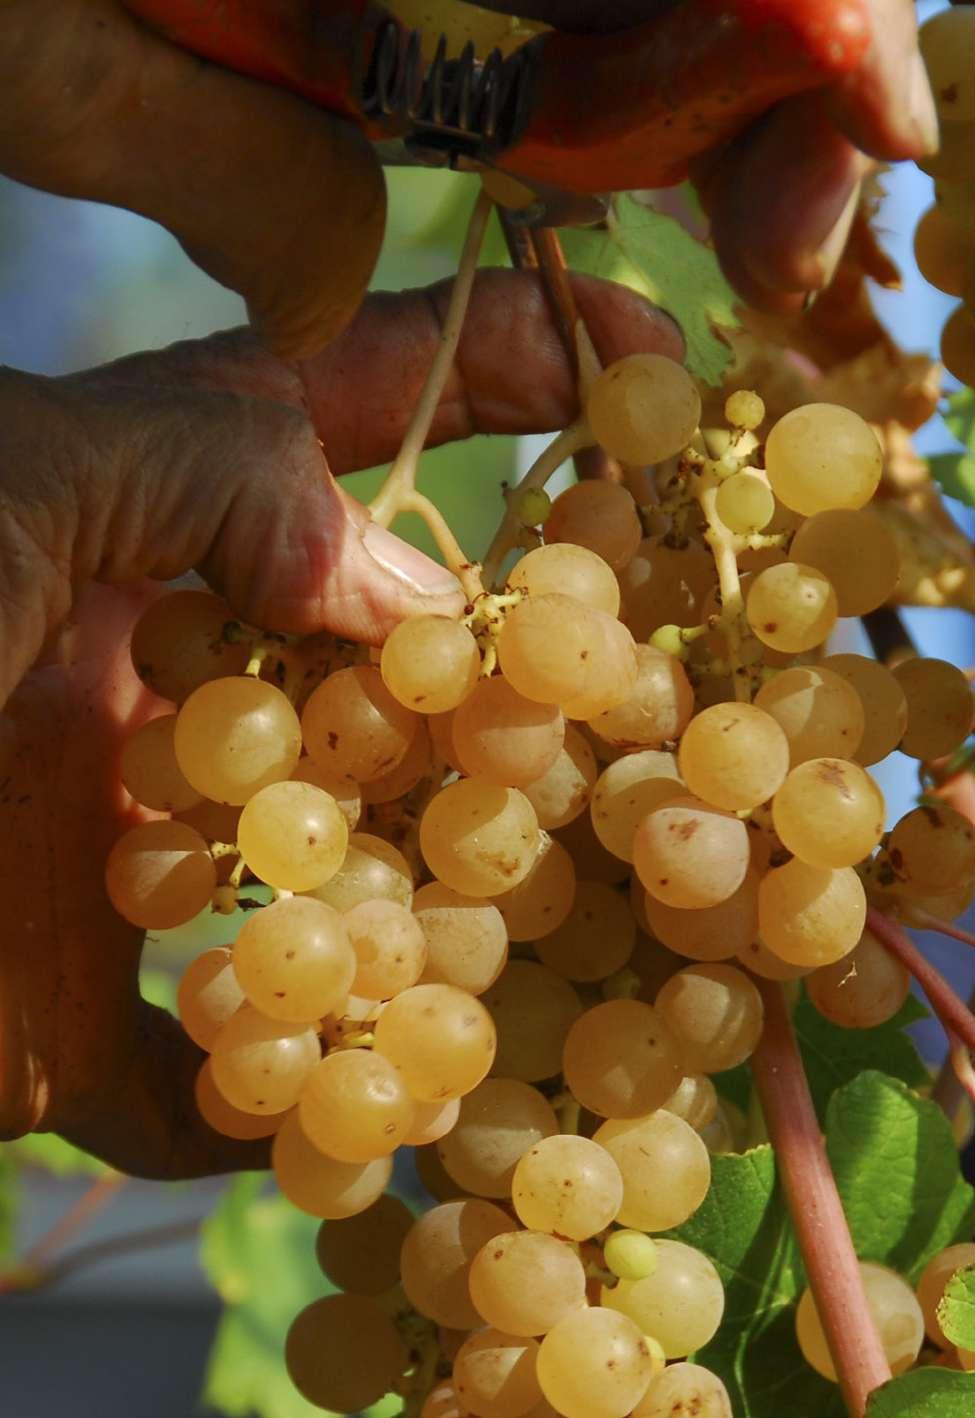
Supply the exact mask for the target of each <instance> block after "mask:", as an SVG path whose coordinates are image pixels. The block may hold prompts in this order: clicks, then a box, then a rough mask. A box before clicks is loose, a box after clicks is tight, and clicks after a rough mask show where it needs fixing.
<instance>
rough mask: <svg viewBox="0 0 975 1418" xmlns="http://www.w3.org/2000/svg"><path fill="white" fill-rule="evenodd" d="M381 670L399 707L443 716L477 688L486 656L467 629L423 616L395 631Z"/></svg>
mask: <svg viewBox="0 0 975 1418" xmlns="http://www.w3.org/2000/svg"><path fill="white" fill-rule="evenodd" d="M379 668H380V672H381V674H382V677H383V682H384V683H385V685H386V688H387V689H388V690H389V692H390V694H392V695H393V696H394V698H396V699H397V700H398V701H399V702H400V704H403V705H405V706H406V708H407V709H413V710H415V711H416V712H417V713H419V714H443V713H445V712H446V711H447V710H448V709H456V708H457V705H458V704H462V703H463V702H464V700H465V699H466V698H467V696H468V695H469V694H470V692H471V690H472V689H473V688H474V686H475V685H476V684H477V677H478V675H479V674H480V672H481V656H480V652H479V650H478V648H477V641H476V640H475V639H474V637H473V635H472V634H471V632H470V631H469V630H468V628H467V626H466V625H461V624H460V622H459V621H456V620H448V619H447V618H446V617H444V616H437V615H418V616H412V617H411V618H410V619H409V620H404V621H401V622H400V624H399V625H397V626H394V627H393V629H392V630H391V631H390V633H389V635H388V636H387V637H386V643H385V644H384V645H383V652H382V657H381V659H380V661H379Z"/></svg>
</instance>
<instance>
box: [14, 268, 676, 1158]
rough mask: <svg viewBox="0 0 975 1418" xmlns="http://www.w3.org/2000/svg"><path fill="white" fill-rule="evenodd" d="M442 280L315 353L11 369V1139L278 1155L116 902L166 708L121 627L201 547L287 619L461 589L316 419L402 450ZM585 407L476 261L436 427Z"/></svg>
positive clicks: (439, 599)
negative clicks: (216, 1107) (130, 773)
mask: <svg viewBox="0 0 975 1418" xmlns="http://www.w3.org/2000/svg"><path fill="white" fill-rule="evenodd" d="M575 293H576V298H577V300H578V302H579V306H580V309H581V310H582V312H583V313H584V315H585V317H586V319H587V321H588V322H589V327H590V329H591V330H592V332H593V335H594V338H595V340H596V343H597V345H598V346H599V348H600V351H601V353H602V355H603V356H604V357H606V358H613V357H615V356H617V355H620V354H624V353H628V352H630V351H633V350H657V351H660V352H662V353H665V354H669V355H671V356H673V357H674V358H680V357H681V352H682V344H681V339H680V335H679V332H678V330H677V328H676V326H675V325H674V324H673V323H672V322H671V321H670V319H669V318H668V317H667V316H665V315H662V314H661V313H660V312H658V311H655V310H653V309H652V308H651V307H649V306H647V305H646V304H645V303H644V302H643V301H641V300H639V299H638V298H637V297H635V296H633V295H632V294H631V293H630V292H627V291H625V290H622V289H621V288H619V287H614V286H607V285H606V284H604V283H602V282H598V281H592V280H586V279H579V280H577V281H576V283H575ZM446 295H447V291H446V287H444V286H440V287H435V288H433V289H432V290H429V291H418V292H413V293H407V294H404V295H397V296H387V295H377V296H372V297H370V298H369V299H368V300H367V302H366V304H365V306H364V307H363V309H362V311H361V312H360V314H359V316H358V318H357V319H356V320H355V322H354V323H353V324H352V325H351V327H350V328H349V329H348V330H347V331H346V333H345V334H344V335H343V336H342V337H341V338H340V339H339V340H338V341H337V342H336V343H335V344H334V345H332V346H331V347H330V348H329V349H328V350H327V351H326V352H325V353H324V354H322V355H321V356H319V357H318V358H317V359H316V360H314V361H311V362H309V363H307V364H305V365H304V366H303V367H302V368H301V370H300V371H299V368H298V367H297V366H294V365H288V364H285V363H283V362H281V361H280V360H278V359H276V358H275V357H273V356H272V355H270V354H268V352H267V351H266V349H264V348H263V347H262V346H261V344H260V343H259V341H258V340H257V339H256V338H255V337H254V336H253V335H252V334H250V333H247V332H237V333H231V334H228V335H218V336H214V337H213V338H211V339H208V340H202V341H199V342H196V343H192V344H185V345H178V346H176V347H174V348H173V349H171V350H168V351H165V352H163V353H160V354H151V355H149V354H147V355H140V356H135V357H133V358H130V359H125V360H122V361H120V362H118V363H117V364H114V365H111V366H109V367H107V368H104V369H99V370H94V371H92V372H89V373H86V374H80V375H76V376H72V377H69V378H66V379H60V380H43V379H38V378H34V377H30V376H27V375H22V374H16V373H11V372H6V373H0V704H2V703H3V700H4V698H6V696H7V694H8V693H10V691H11V690H13V689H14V687H15V686H16V685H17V684H18V682H20V681H22V682H20V684H19V688H17V689H16V690H15V692H14V693H13V695H12V697H11V698H10V699H9V701H8V702H7V705H6V710H5V713H4V714H3V715H2V716H0V899H2V900H3V902H4V906H5V908H6V910H5V919H4V927H3V947H2V950H0V1137H7V1138H9V1137H16V1136H18V1135H20V1134H21V1133H23V1132H24V1131H26V1130H28V1129H31V1128H44V1129H53V1130H56V1131H59V1132H61V1133H63V1134H64V1135H65V1136H67V1137H69V1138H71V1139H72V1140H74V1141H76V1142H78V1143H80V1144H81V1145H83V1146H85V1147H88V1148H89V1149H91V1150H92V1151H94V1152H96V1153H98V1154H99V1155H100V1156H103V1157H105V1158H106V1159H107V1160H108V1161H110V1162H112V1163H113V1164H115V1165H116V1166H119V1167H121V1168H123V1169H125V1170H127V1171H131V1172H137V1173H142V1174H144V1175H150V1176H166V1177H178V1176H192V1175H194V1174H199V1173H204V1172H208V1171H219V1170H226V1169H230V1168H234V1167H247V1166H255V1165H260V1164H261V1162H262V1161H263V1160H264V1159H265V1157H266V1149H265V1148H263V1147H262V1146H261V1145H249V1144H248V1145H245V1144H238V1143H230V1142H228V1141H227V1139H225V1138H219V1137H217V1135H216V1134H214V1133H213V1132H211V1131H210V1130H209V1129H208V1128H207V1127H205V1126H204V1125H203V1123H202V1122H201V1120H200V1118H199V1116H198V1115H197V1113H196V1110H195V1107H194V1105H193V1101H192V1085H193V1079H194V1075H195V1072H196V1070H197V1068H198V1067H199V1064H200V1059H201V1055H200V1052H199V1050H198V1049H197V1048H196V1047H195V1046H194V1045H192V1044H191V1043H190V1042H189V1040H188V1039H187V1038H186V1037H185V1036H184V1035H183V1033H182V1031H181V1030H180V1028H179V1027H178V1025H177V1024H176V1023H175V1021H173V1020H172V1019H171V1018H170V1017H169V1016H168V1015H167V1014H166V1013H165V1012H164V1011H162V1010H158V1009H154V1008H152V1007H150V1006H148V1005H146V1004H145V1003H144V1002H142V1001H141V1000H140V998H139V993H138V978H137V976H138V961H139V954H140V948H141V935H140V933H139V932H138V931H136V930H135V929H133V928H132V927H130V926H128V925H126V923H125V922H124V921H122V920H120V919H119V918H118V917H117V916H116V915H115V914H114V912H113V911H112V909H111V907H110V905H109V903H108V900H107V898H106V896H105V891H104V887H103V869H104V861H105V857H106V855H107V852H108V850H109V847H110V846H111V843H112V842H113V840H114V839H115V837H116V836H117V835H118V833H119V831H120V830H121V829H122V828H123V827H124V826H126V825H130V824H131V823H132V821H133V820H134V817H133V808H132V804H131V802H129V801H128V800H127V799H126V797H125V794H124V793H123V792H122V790H121V789H120V787H119V782H118V763H117V760H118V751H119V746H120V743H121V740H122V739H123V737H124V736H125V735H126V734H127V733H129V732H131V730H132V729H133V728H135V727H136V726H137V725H138V724H139V723H140V722H142V721H143V720H144V719H145V718H146V717H148V716H150V715H151V714H152V713H154V712H157V710H158V707H159V706H158V705H157V704H156V703H154V702H153V700H152V699H151V696H149V695H148V694H147V692H146V691H145V690H144V689H143V688H142V686H141V684H140V683H139V682H138V681H137V680H136V678H135V676H134V674H133V672H132V669H131V665H130V664H129V660H128V650H127V641H128V637H129V633H130V630H131V626H132V623H133V620H134V619H135V617H136V616H137V615H138V614H139V612H140V610H141V609H142V608H143V606H144V605H145V604H146V603H147V601H148V599H150V598H151V597H152V596H153V595H156V594H158V589H159V588H158V584H157V585H156V587H155V588H153V586H152V584H151V581H155V582H157V583H158V582H159V581H161V580H164V579H167V578H171V577H176V576H179V575H181V574H182V573H183V572H186V571H188V570H189V569H191V568H196V569H197V570H199V571H201V572H202V573H203V574H204V576H205V577H206V578H207V580H209V581H210V582H211V584H212V585H214V586H215V587H216V588H217V589H218V590H220V591H222V592H223V593H224V594H225V595H226V596H227V597H228V599H229V600H230V603H231V605H232V606H233V608H234V610H235V611H236V612H237V613H238V614H240V615H242V616H243V617H244V618H245V619H247V620H249V621H251V622H253V623H257V624H260V625H265V626H268V627H270V628H275V629H279V630H288V631H296V632H303V631H312V630H317V629H320V628H322V627H327V628H330V629H333V630H336V631H340V632H343V633H345V634H348V635H352V636H356V637H359V638H362V639H366V640H373V641H376V640H379V639H381V638H382V636H383V635H384V634H385V632H386V631H387V630H388V629H389V627H390V626H391V625H392V624H393V623H395V622H396V621H397V620H399V619H400V618H401V617H402V616H404V615H406V614H408V613H410V612H411V611H412V612H415V611H417V610H421V609H427V610H440V611H442V612H445V613H450V612H451V611H454V610H456V609H458V608H459V606H460V604H461V598H460V592H459V588H458V586H457V583H456V582H455V581H454V580H453V578H452V577H450V576H448V575H447V573H446V572H445V571H444V570H443V568H442V567H438V566H437V565H435V564H434V563H433V562H431V561H429V560H428V559H427V558H426V557H424V556H421V555H420V554H419V553H417V552H415V551H414V550H413V549H412V548H410V547H407V546H406V545H405V544H404V543H402V542H400V541H399V540H398V539H397V538H395V537H393V536H391V535H390V534H389V533H387V532H384V531H382V530H381V529H379V528H377V527H375V526H370V525H368V523H367V519H366V516H365V513H364V509H363V508H362V507H361V506H359V504H357V503H354V502H353V501H352V500H351V499H349V498H348V497H347V496H346V495H345V494H343V493H342V492H341V491H340V490H339V488H338V486H337V484H336V483H335V482H334V481H333V480H332V478H331V475H330V474H329V471H328V468H327V466H326V464H325V461H324V457H323V453H322V447H321V445H320V444H319V441H318V439H319V437H320V438H321V439H322V440H323V442H324V445H325V447H326V448H327V450H328V454H329V458H330V460H331V463H332V466H333V468H334V469H335V471H336V472H337V473H339V474H341V473H345V472H349V471H351V470H352V469H354V468H359V467H366V466H369V465H371V464H375V463H378V462H381V461H383V460H385V459H387V458H389V457H391V456H392V455H393V453H394V452H395V450H396V447H397V444H398V441H399V439H400V437H401V435H402V433H403V431H404V429H405V426H406V423H407V420H408V418H409V414H410V412H411V409H412V406H413V403H414V401H415V397H416V394H417V392H418V390H419V387H420V385H421V383H422V380H423V377H424V374H425V371H426V368H427V365H428V364H429V362H430V359H431V358H432V353H433V349H434V346H435V343H436V340H437V335H438V319H439V317H440V315H441V314H442V312H443V309H444V306H445V303H446ZM306 395H307V398H308V399H310V402H311V408H310V409H306V407H305V404H306ZM574 404H575V394H574V388H573V382H572V379H571V376H570V372H569V369H568V367H567V363H566V360H565V355H564V351H563V347H562V344H561V341H560V339H559V336H558V334H557V333H556V331H555V329H554V328H553V326H552V325H551V323H550V321H549V317H548V314H547V310H546V305H545V301H544V299H543V296H542V294H541V291H540V289H539V287H538V286H537V284H536V283H535V281H534V280H533V278H531V277H530V276H522V275H515V274H513V273H511V272H484V273H482V275H481V276H480V277H479V279H478V282H477V284H476V286H475V292H474V297H473V300H472V304H471V308H470V314H469V318H468V321H467V324H466V326H465V331H464V335H463V338H462V340H461V344H460V348H459V351H458V355H457V360H456V366H455V369H454V372H453V374H452V376H451V378H450V381H449V383H448V386H447V389H446V392H445V395H444V398H443V401H442V404H441V406H440V411H439V413H438V415H437V417H436V420H435V423H434V429H433V435H432V437H433V441H435V442H439V443H443V442H447V441H449V440H452V439H457V438H463V437H465V436H466V435H467V434H468V433H470V432H472V431H474V430H478V429H480V430H485V431H489V432H519V431H529V430H543V429H551V428H556V427H561V426H562V425H564V424H565V423H566V422H568V421H569V420H570V419H571V418H572V417H573V416H574V414H575V407H574ZM309 413H310V414H311V418H309V417H308V414H309ZM147 578H151V580H147ZM106 583H109V584H106ZM32 664H35V668H33V669H32V670H31V669H30V666H31V665H32ZM23 676H26V677H25V678H22V677H23Z"/></svg>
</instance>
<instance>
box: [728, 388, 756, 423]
mask: <svg viewBox="0 0 975 1418" xmlns="http://www.w3.org/2000/svg"><path fill="white" fill-rule="evenodd" d="M724 416H725V418H726V419H727V420H728V422H729V424H730V425H731V427H732V428H743V429H746V430H748V431H751V430H752V429H756V428H758V427H759V426H760V425H761V424H762V423H763V422H764V421H765V403H764V400H763V399H762V398H761V396H760V395H758V394H756V393H755V391H754V389H736V390H735V392H734V393H733V394H729V395H728V397H727V399H726V400H725V405H724Z"/></svg>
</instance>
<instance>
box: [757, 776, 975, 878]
mask: <svg viewBox="0 0 975 1418" xmlns="http://www.w3.org/2000/svg"><path fill="white" fill-rule="evenodd" d="M885 812H886V806H885V803H884V798H883V794H882V793H881V791H880V789H879V788H878V787H877V785H876V783H875V782H874V781H873V779H872V778H871V777H870V775H869V774H868V773H867V772H866V771H865V770H864V769H863V768H861V767H860V766H859V764H857V763H851V762H850V761H849V760H848V759H844V758H810V759H808V760H807V761H806V762H805V763H800V764H799V765H798V767H796V768H793V769H792V771H791V772H790V774H789V776H788V777H787V778H786V780H785V782H784V783H783V784H782V786H781V787H780V788H779V790H778V792H777V793H776V795H775V797H774V799H773V800H772V821H773V823H774V825H775V831H776V833H777V834H778V837H779V840H780V841H781V842H782V845H783V846H784V847H785V848H786V849H787V850H788V851H790V852H792V853H794V854H795V856H797V857H798V858H799V859H800V861H803V862H808V863H809V864H810V865H811V866H814V867H851V866H853V865H854V863H856V862H861V861H863V859H864V858H865V857H868V856H869V855H870V853H871V852H872V851H873V849H874V847H876V845H877V843H878V842H879V841H880V838H881V836H882V835H883V830H884V815H885ZM971 836H972V840H973V842H975V832H972V834H971ZM973 864H975V856H973Z"/></svg>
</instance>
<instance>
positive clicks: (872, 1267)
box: [796, 1260, 924, 1383]
mask: <svg viewBox="0 0 975 1418" xmlns="http://www.w3.org/2000/svg"><path fill="white" fill-rule="evenodd" d="M860 1278H861V1280H862V1281H863V1289H864V1292H865V1294H866V1297H867V1308H868V1309H869V1311H870V1314H871V1315H872V1317H873V1322H874V1324H875V1325H876V1327H877V1333H878V1335H879V1336H880V1343H881V1345H882V1347H883V1351H884V1353H885V1354H886V1356H887V1362H888V1364H889V1365H890V1367H891V1371H892V1373H893V1374H894V1375H895V1376H896V1375H897V1374H902V1373H903V1372H904V1371H905V1369H909V1368H910V1367H911V1365H912V1364H913V1363H914V1361H915V1359H916V1358H917V1356H918V1354H919V1353H920V1350H921V1345H922V1344H923V1342H924V1317H923V1315H922V1314H921V1307H920V1305H919V1304H918V1302H917V1300H916V1299H915V1297H914V1291H913V1290H912V1289H911V1287H910V1286H909V1285H908V1283H907V1281H906V1280H903V1279H902V1278H901V1277H900V1276H899V1275H898V1274H897V1272H896V1271H893V1270H888V1268H887V1267H886V1266H885V1265H876V1264H875V1263H874V1262H873V1261H866V1260H862V1261H860ZM796 1338H797V1339H798V1341H799V1348H800V1349H801V1350H802V1357H803V1358H804V1359H805V1361H806V1363H807V1364H809V1365H810V1366H811V1367H812V1368H814V1369H815V1370H816V1372H817V1373H818V1374H822V1376H823V1378H824V1379H832V1381H833V1382H834V1383H836V1381H837V1379H836V1369H835V1367H834V1365H833V1359H832V1356H831V1354H830V1352H829V1346H828V1345H827V1343H826V1335H825V1334H824V1333H823V1327H822V1325H821V1324H820V1321H819V1314H818V1312H817V1310H816V1302H815V1300H814V1299H813V1296H812V1291H811V1290H810V1289H809V1288H808V1287H807V1288H806V1289H805V1290H804V1291H803V1293H802V1297H801V1298H800V1300H799V1307H798V1309H797V1310H796Z"/></svg>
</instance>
